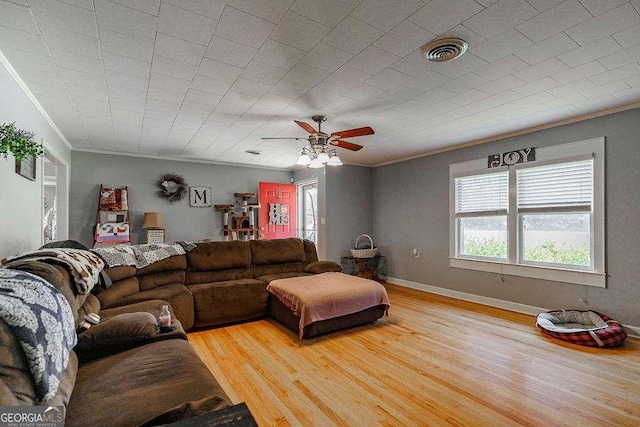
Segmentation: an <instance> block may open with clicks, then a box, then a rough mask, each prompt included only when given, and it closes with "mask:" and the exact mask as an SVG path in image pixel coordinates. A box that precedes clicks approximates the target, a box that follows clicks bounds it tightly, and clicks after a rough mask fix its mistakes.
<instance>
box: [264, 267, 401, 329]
mask: <svg viewBox="0 0 640 427" xmlns="http://www.w3.org/2000/svg"><path fill="white" fill-rule="evenodd" d="M267 291H269V314H270V315H271V316H272V317H273V318H274V319H276V320H278V321H280V322H281V323H282V324H284V325H285V326H287V327H288V328H289V329H291V330H293V331H296V332H298V335H299V336H300V338H311V337H313V336H316V335H320V334H324V333H328V332H333V331H336V330H339V329H344V328H349V327H352V326H357V325H362V324H365V323H371V322H375V321H376V320H378V319H379V318H381V317H382V316H384V315H385V313H386V312H387V310H388V309H389V296H388V295H387V290H386V289H385V287H384V286H382V285H381V284H380V283H378V282H375V281H373V280H368V279H363V278H361V277H356V276H350V275H348V274H343V273H322V274H315V275H313V276H303V277H292V278H288V279H280V280H273V281H272V282H271V283H269V285H268V286H267Z"/></svg>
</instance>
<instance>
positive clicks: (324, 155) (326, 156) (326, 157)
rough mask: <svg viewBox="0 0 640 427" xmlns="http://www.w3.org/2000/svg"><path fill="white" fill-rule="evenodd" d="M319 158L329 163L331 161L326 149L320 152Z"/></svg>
mask: <svg viewBox="0 0 640 427" xmlns="http://www.w3.org/2000/svg"><path fill="white" fill-rule="evenodd" d="M317 159H318V160H320V161H321V162H322V163H327V162H328V161H329V155H328V154H327V152H326V151H324V150H322V151H321V152H319V153H318V157H317Z"/></svg>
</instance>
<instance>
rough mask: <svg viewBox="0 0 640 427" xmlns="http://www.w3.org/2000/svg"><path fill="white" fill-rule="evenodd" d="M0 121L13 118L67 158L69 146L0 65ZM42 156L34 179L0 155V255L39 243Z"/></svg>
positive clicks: (39, 139)
mask: <svg viewBox="0 0 640 427" xmlns="http://www.w3.org/2000/svg"><path fill="white" fill-rule="evenodd" d="M0 118H1V119H0V123H5V122H7V123H11V122H16V126H17V127H18V128H22V129H26V130H29V131H31V132H35V133H36V140H37V141H44V143H45V144H46V146H47V147H48V148H52V149H53V150H55V152H56V153H57V154H58V155H59V156H60V157H61V158H62V159H63V160H64V161H67V162H68V159H69V156H70V154H69V153H70V150H69V149H68V148H67V147H66V145H64V142H63V141H62V140H61V139H60V137H59V136H58V135H57V134H56V133H55V132H54V130H53V129H52V128H51V126H49V123H48V122H47V121H46V120H45V119H44V117H43V116H42V114H40V112H39V111H38V110H37V109H36V107H35V106H34V105H33V103H32V102H31V100H30V99H29V98H28V97H27V96H26V95H25V93H24V92H23V91H22V89H21V88H20V86H18V84H17V83H16V82H15V81H14V80H13V78H12V77H11V75H10V74H9V72H8V71H7V70H6V69H5V67H4V66H3V65H0ZM42 164H43V162H42V160H38V161H37V175H36V178H37V179H36V181H29V180H28V179H26V178H23V177H22V176H20V175H18V174H16V173H15V160H14V157H13V156H12V155H11V154H9V155H8V157H7V158H6V159H5V158H2V157H0V224H2V227H0V258H4V257H6V256H10V255H15V254H18V253H21V252H25V251H28V250H33V249H37V248H38V247H40V245H41V244H42V204H43V193H42V184H41V182H42V181H41V180H42Z"/></svg>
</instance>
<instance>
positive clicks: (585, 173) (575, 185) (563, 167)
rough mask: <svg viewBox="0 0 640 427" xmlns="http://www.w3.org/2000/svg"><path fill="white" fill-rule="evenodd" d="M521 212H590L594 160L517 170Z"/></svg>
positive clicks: (519, 208)
mask: <svg viewBox="0 0 640 427" xmlns="http://www.w3.org/2000/svg"><path fill="white" fill-rule="evenodd" d="M517 186H518V212H519V213H535V212H554V211H563V212H567V211H568V212H589V211H591V206H592V199H593V159H588V160H580V161H573V162H567V163H556V164H550V165H545V166H539V167H532V168H525V169H520V170H518V171H517Z"/></svg>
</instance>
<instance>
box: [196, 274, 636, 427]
mask: <svg viewBox="0 0 640 427" xmlns="http://www.w3.org/2000/svg"><path fill="white" fill-rule="evenodd" d="M387 289H388V291H389V298H390V300H391V309H390V310H389V317H385V318H383V319H381V320H379V321H378V322H376V323H374V324H370V325H367V326H362V327H357V328H353V329H349V330H346V331H341V332H335V333H333V334H329V335H325V336H321V337H317V338H314V339H310V340H299V339H298V337H297V335H296V334H294V333H293V332H292V331H290V330H288V329H286V328H284V327H283V326H281V325H279V324H278V323H277V322H276V321H274V320H273V319H265V320H260V321H256V322H249V323H244V324H240V325H233V326H227V327H223V328H218V329H211V330H206V331H199V332H193V333H190V334H189V341H190V342H191V343H192V344H193V345H194V347H195V349H196V351H197V352H198V354H199V355H200V357H201V358H202V360H203V361H204V362H205V363H206V364H207V366H208V367H209V369H210V370H211V372H212V373H213V374H214V376H215V377H216V378H217V379H218V381H219V382H220V383H221V385H222V387H223V388H224V390H225V391H226V392H227V394H228V395H229V397H230V398H231V399H232V400H233V402H234V403H239V402H243V401H244V402H246V403H247V405H248V406H249V408H250V409H251V412H252V413H253V415H254V417H255V418H256V420H257V422H258V424H259V425H261V426H271V425H292V426H294V425H305V426H306V425H308V426H328V425H348V426H352V425H366V426H374V425H395V426H412V425H428V426H431V425H482V426H497V425H537V426H549V425H572V426H576V425H587V426H594V425H616V426H618V425H622V426H624V425H626V426H632V425H633V426H637V425H640V340H637V339H631V338H627V341H626V342H625V344H624V345H623V346H622V347H618V348H614V349H607V350H603V349H592V348H588V347H581V346H577V345H573V344H568V343H563V342H561V341H556V340H552V339H550V338H546V337H545V336H543V335H542V334H540V333H539V332H538V331H537V329H536V327H535V324H534V318H533V317H532V316H527V315H524V314H518V313H514V312H510V311H505V310H501V309H495V308H491V307H487V306H482V305H479V304H474V303H468V302H464V301H459V300H455V299H451V298H446V297H441V296H437V295H433V294H429V293H425V292H421V291H416V290H412V289H407V288H403V287H399V286H394V285H388V286H387Z"/></svg>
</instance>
